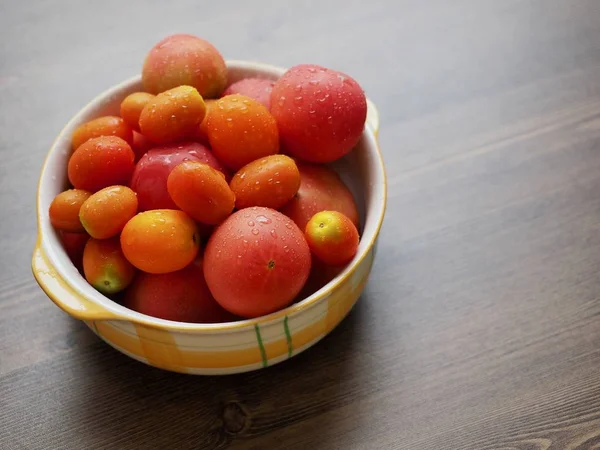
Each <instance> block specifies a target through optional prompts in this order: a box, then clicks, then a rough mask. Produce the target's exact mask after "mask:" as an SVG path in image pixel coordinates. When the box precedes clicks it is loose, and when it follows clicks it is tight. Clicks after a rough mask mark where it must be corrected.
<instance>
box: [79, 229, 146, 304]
mask: <svg viewBox="0 0 600 450" xmlns="http://www.w3.org/2000/svg"><path fill="white" fill-rule="evenodd" d="M83 273H84V275H85V279H86V280H87V281H88V283H90V284H91V285H92V286H93V287H94V288H95V289H97V290H98V291H100V292H102V293H103V294H116V293H117V292H120V291H122V290H123V289H125V288H126V287H127V286H129V285H130V284H131V282H132V281H133V277H134V276H135V269H134V267H133V266H132V265H131V264H130V263H129V261H127V259H126V258H125V256H124V255H123V252H122V251H121V245H120V243H119V239H118V238H112V239H103V240H98V239H93V238H91V239H89V240H88V241H87V244H86V245H85V249H84V250H83Z"/></svg>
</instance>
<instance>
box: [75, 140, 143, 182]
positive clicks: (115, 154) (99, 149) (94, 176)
mask: <svg viewBox="0 0 600 450" xmlns="http://www.w3.org/2000/svg"><path fill="white" fill-rule="evenodd" d="M134 159H135V155H134V154H133V150H131V147H130V146H129V144H128V143H127V142H125V141H124V140H123V139H121V138H119V137H116V136H100V137H97V138H93V139H90V140H89V141H87V142H85V143H84V144H82V145H80V146H79V148H78V149H77V150H75V152H73V154H72V155H71V158H70V159H69V166H68V174H69V181H70V182H71V184H72V185H73V186H75V187H76V188H77V189H85V190H86V191H91V192H96V191H99V190H100V189H102V188H105V187H108V186H113V185H115V184H123V185H127V184H129V180H130V179H131V174H132V173H133V169H134V168H135V165H134V162H133V161H134Z"/></svg>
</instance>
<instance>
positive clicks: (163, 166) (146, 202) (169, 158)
mask: <svg viewBox="0 0 600 450" xmlns="http://www.w3.org/2000/svg"><path fill="white" fill-rule="evenodd" d="M183 161H200V162H203V163H206V164H208V165H209V166H211V167H213V168H214V169H217V170H219V171H221V172H223V173H226V170H225V169H224V168H223V166H222V165H221V163H219V161H217V158H215V157H214V156H213V154H212V153H211V152H210V150H209V149H208V148H206V147H205V146H204V145H202V144H199V143H198V142H181V143H178V144H170V145H165V146H162V147H155V148H153V149H152V150H150V151H149V152H148V153H146V154H145V155H144V156H142V158H141V159H140V160H139V162H138V163H137V165H136V166H135V170H134V172H133V176H132V177H131V185H130V186H131V189H133V190H134V191H135V192H137V195H138V202H139V209H140V211H147V210H149V209H179V208H177V205H175V202H173V200H172V199H171V197H170V196H169V192H168V191H167V178H168V177H169V174H170V173H171V170H173V168H174V167H175V166H177V165H178V164H179V163H182V162H183Z"/></svg>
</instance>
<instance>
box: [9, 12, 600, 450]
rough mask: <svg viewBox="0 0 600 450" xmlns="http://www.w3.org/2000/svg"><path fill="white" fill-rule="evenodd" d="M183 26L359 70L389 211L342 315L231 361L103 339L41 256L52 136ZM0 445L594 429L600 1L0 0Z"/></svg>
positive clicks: (540, 445)
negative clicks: (204, 368) (44, 272)
mask: <svg viewBox="0 0 600 450" xmlns="http://www.w3.org/2000/svg"><path fill="white" fill-rule="evenodd" d="M174 32H189V33H194V34H197V35H200V36H203V37H205V38H207V39H209V40H211V41H212V42H214V43H215V45H217V47H218V48H219V49H220V50H221V51H222V52H223V53H224V55H225V56H226V57H227V58H231V59H250V60H259V61H264V62H269V63H273V64H277V65H281V66H291V65H293V64H297V63H302V62H313V63H317V64H322V65H325V66H329V67H332V68H335V69H338V70H342V71H345V72H348V73H349V74H351V75H352V76H353V77H355V78H356V79H357V80H358V81H359V82H360V83H361V84H362V86H363V87H364V88H365V90H366V91H367V93H368V95H369V96H370V97H371V98H372V99H373V101H374V102H375V103H376V104H377V105H378V106H379V109H380V112H381V134H380V137H381V147H382V149H383V153H384V158H385V161H386V164H387V171H388V176H389V203H388V211H387V215H386V219H385V223H384V228H383V230H382V234H381V240H380V247H379V252H378V254H377V260H376V262H375V266H374V270H373V273H372V275H371V278H370V281H369V283H368V285H367V287H366V290H365V292H364V295H363V296H362V298H361V300H360V301H359V302H358V304H357V306H356V308H355V309H354V310H353V312H352V313H351V314H350V316H348V317H347V319H346V320H345V321H344V322H343V323H342V324H341V325H340V326H339V327H338V328H337V329H336V330H335V331H334V332H333V333H332V334H331V335H330V336H328V337H327V338H326V339H325V340H323V341H322V342H321V343H319V344H318V345H316V346H315V347H313V348H312V349H310V350H309V351H307V352H305V353H303V354H301V355H299V356H297V357H295V358H293V359H292V360H290V361H288V362H286V363H283V364H281V365H278V366H275V367H272V368H269V369H268V370H264V371H259V372H254V373H249V374H244V375H238V376H227V377H221V378H216V377H192V376H184V375H177V374H171V373H168V372H164V371H161V370H157V369H153V368H150V367H147V366H145V365H143V364H140V363H137V362H135V361H133V360H131V359H129V358H127V357H125V356H123V355H121V354H120V353H118V352H116V351H114V350H112V349H111V348H110V347H108V346H107V345H106V344H104V343H103V342H101V341H100V340H99V339H98V338H96V337H95V336H94V335H93V334H92V333H91V332H90V331H89V330H88V329H87V328H86V327H85V326H83V325H82V324H81V323H79V322H77V321H75V320H73V319H71V318H70V317H68V316H67V315H66V314H64V313H63V312H62V311H60V310H59V309H58V308H57V307H56V306H55V305H54V304H53V303H52V302H50V301H49V300H48V299H47V297H46V296H45V295H44V294H43V292H42V291H41V290H40V289H39V287H38V286H37V284H36V283H35V282H34V280H33V277H32V275H31V270H30V257H31V252H32V250H33V245H34V239H35V230H36V224H35V220H34V216H35V212H34V197H35V190H36V184H37V178H38V173H39V170H40V168H41V164H42V160H43V158H44V155H45V153H46V151H47V149H48V147H49V145H50V144H51V142H52V140H53V138H54V137H55V135H56V134H57V133H58V132H59V131H60V129H61V128H62V126H63V124H64V123H65V122H66V121H67V120H68V119H69V118H70V117H71V116H72V115H73V114H74V113H75V112H76V111H77V110H78V109H79V108H80V107H81V106H83V105H84V104H85V103H86V102H87V101H88V100H89V99H90V98H91V97H93V96H94V95H95V94H97V93H99V92H100V91H102V90H104V89H105V88H107V87H109V86H111V85H112V84H114V83H116V82H118V81H120V80H122V79H125V78H127V77H129V76H132V75H134V74H136V73H138V72H139V70H140V67H141V63H142V59H143V57H144V55H145V52H146V51H147V50H148V49H149V48H150V47H151V46H152V45H153V44H154V43H155V42H156V41H158V40H159V39H161V38H162V37H164V36H166V35H168V34H171V33H174ZM0 38H1V40H2V43H1V45H0V152H1V153H0V156H1V160H0V163H1V164H0V202H1V206H2V213H3V217H2V220H1V221H0V248H1V249H2V255H1V257H0V449H3V450H4V449H11V450H12V449H52V450H54V449H62V448H65V449H96V448H98V449H99V448H106V449H154V448H156V449H171V448H172V449H188V448H189V449H216V448H219V449H315V448H319V449H320V448H325V449H365V450H376V449H410V450H413V449H451V450H455V449H475V450H483V449H521V450H534V449H536V450H537V449H539V450H542V449H543V450H548V449H550V450H554V449H599V448H600V369H599V367H600V299H599V296H600V4H599V3H598V2H596V1H594V0H588V1H583V0H581V1H580V0H570V1H556V0H502V1H499V0H489V1H486V0H454V1H448V0H429V1H421V0H402V1H401V0H386V1H381V0H380V1H376V0H375V1H362V0H361V1H358V0H336V1H329V0H321V1H305V2H274V3H271V2H268V1H267V0H261V1H252V2H250V1H247V2H242V1H239V2H225V1H223V2H216V1H213V2H207V1H204V2H198V1H192V0H186V1H171V2H158V1H156V2H155V1H142V0H135V1H133V0H128V1H126V2H124V1H116V0H110V1H108V0H105V1H102V2H67V1H66V0H47V1H41V0H40V1H9V0H4V1H2V2H0Z"/></svg>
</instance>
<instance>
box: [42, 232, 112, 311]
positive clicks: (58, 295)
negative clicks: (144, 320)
mask: <svg viewBox="0 0 600 450" xmlns="http://www.w3.org/2000/svg"><path fill="white" fill-rule="evenodd" d="M31 269H32V271H33V276H34V277H35V279H36V281H37V282H38V284H39V285H40V287H41V288H42V289H43V290H44V292H45V293H46V295H48V297H50V299H51V300H52V301H53V302H54V303H55V304H56V306H58V307H59V308H60V309H62V310H63V311H65V312H66V313H67V314H69V315H71V316H73V317H75V318H76V319H80V320H115V319H117V320H118V319H122V317H119V316H117V315H116V314H114V313H113V312H111V311H108V310H106V309H104V308H103V307H102V306H99V305H96V304H95V303H92V302H90V301H89V300H87V299H85V298H84V297H83V296H82V295H81V294H79V293H78V292H76V291H75V290H74V289H73V288H71V287H70V286H69V285H68V284H67V283H66V282H65V280H64V279H63V278H62V277H61V276H60V275H59V274H58V273H57V272H56V270H55V269H54V267H53V266H52V264H51V263H50V262H49V261H48V256H47V255H46V253H45V252H44V249H43V246H42V245H41V243H40V240H39V239H38V242H37V244H36V246H35V249H34V251H33V258H32V260H31Z"/></svg>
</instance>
